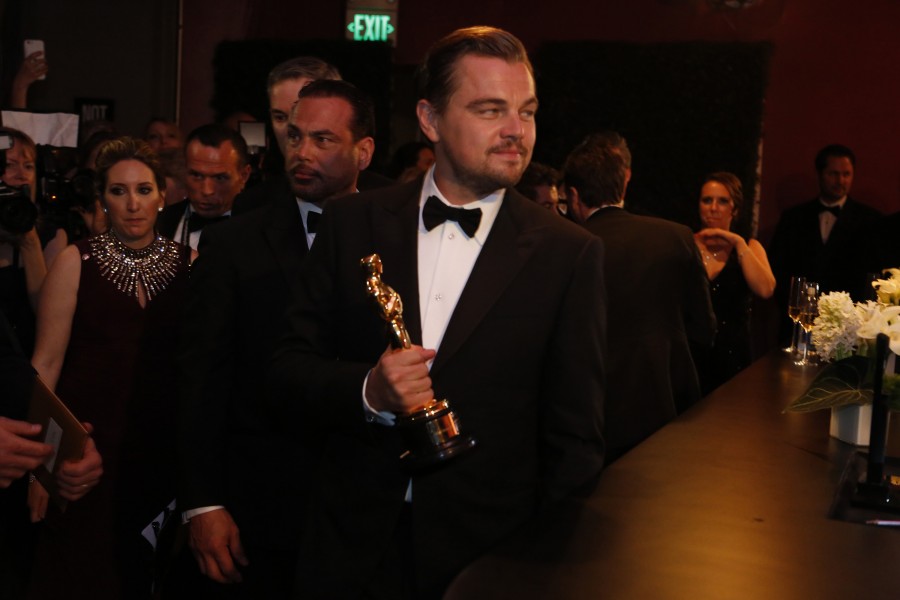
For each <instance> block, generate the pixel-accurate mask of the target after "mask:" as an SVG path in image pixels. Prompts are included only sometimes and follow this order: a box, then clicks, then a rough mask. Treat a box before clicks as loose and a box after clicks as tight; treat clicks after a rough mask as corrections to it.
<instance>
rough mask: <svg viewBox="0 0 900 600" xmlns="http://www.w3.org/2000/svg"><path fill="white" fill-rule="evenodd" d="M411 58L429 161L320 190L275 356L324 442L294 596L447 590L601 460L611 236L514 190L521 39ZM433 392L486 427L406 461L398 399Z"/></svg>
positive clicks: (287, 403) (523, 83) (520, 128)
mask: <svg viewBox="0 0 900 600" xmlns="http://www.w3.org/2000/svg"><path fill="white" fill-rule="evenodd" d="M421 73H422V82H421V83H422V88H421V89H422V93H421V95H420V98H421V99H420V100H419V101H418V103H417V107H416V111H417V116H418V120H419V125H420V127H421V128H422V130H423V132H424V133H425V135H426V136H427V137H428V138H429V140H430V141H431V142H432V143H433V144H434V150H435V157H436V162H435V164H434V166H433V167H432V168H431V169H430V170H429V171H428V172H427V173H426V174H425V176H424V178H419V179H418V180H416V181H414V182H410V183H407V184H403V185H399V186H396V187H391V188H385V189H383V190H376V191H372V192H368V193H363V194H360V195H359V196H358V197H355V198H344V199H339V200H337V201H334V202H331V203H329V204H328V207H327V209H326V211H325V214H324V215H323V218H322V223H321V229H320V233H319V237H318V238H317V240H316V245H315V246H314V247H313V249H312V252H311V253H310V256H309V259H308V260H307V262H306V263H305V265H304V278H303V280H302V282H300V285H299V295H298V301H297V303H296V305H295V307H294V309H293V310H292V311H291V312H290V313H289V325H288V330H287V334H286V336H285V338H284V339H283V340H282V343H281V344H280V346H279V349H278V350H277V351H276V354H275V359H274V361H273V364H272V368H271V372H270V381H269V383H270V386H271V389H272V392H273V395H272V399H273V400H274V401H275V402H276V406H277V408H278V409H279V411H280V413H281V414H282V415H283V416H284V418H285V419H286V420H288V421H289V422H291V423H295V424H296V425H297V427H298V429H300V431H299V432H298V436H307V437H309V438H311V439H315V440H316V442H317V444H318V445H319V446H320V447H321V451H322V462H321V465H320V468H319V469H318V477H317V478H316V479H314V480H313V481H311V483H310V485H311V486H312V489H313V493H314V498H313V502H314V506H313V509H312V511H311V516H310V523H309V528H308V529H307V530H306V531H305V532H304V540H303V542H302V545H301V553H300V561H299V563H298V572H297V588H296V590H295V592H296V594H297V595H298V597H304V598H306V597H310V598H323V597H329V598H330V597H334V598H356V597H360V596H361V595H364V596H365V597H367V598H411V597H416V598H437V597H440V595H441V594H442V593H443V590H444V589H445V588H446V586H447V585H448V584H449V582H450V581H451V579H452V578H453V576H455V574H456V573H457V572H458V571H459V570H460V569H461V568H462V567H464V566H465V565H466V564H467V563H469V562H470V561H472V560H473V559H475V558H477V557H478V556H479V555H481V554H482V553H484V552H485V551H486V550H488V549H489V548H491V547H492V546H493V545H494V544H496V543H497V542H498V541H499V540H500V539H501V538H503V537H504V536H506V535H507V534H509V533H511V532H512V531H514V530H515V529H516V528H518V527H519V526H520V525H522V524H523V523H524V522H526V521H527V520H528V519H529V518H530V517H532V516H533V515H534V514H535V513H536V512H537V511H538V509H539V508H541V507H543V506H546V505H547V504H548V503H550V502H553V501H554V500H558V499H560V498H562V497H564V496H566V495H568V494H570V493H571V492H572V491H573V490H575V489H577V488H579V487H580V486H582V485H584V484H585V483H586V482H588V481H590V480H591V479H592V478H593V477H595V476H596V475H597V474H598V473H599V472H600V470H601V467H602V463H603V449H604V444H603V437H602V411H603V386H604V383H605V366H604V360H603V356H604V348H605V335H606V332H605V306H604V303H605V291H604V286H603V279H602V276H601V272H600V271H601V268H600V267H601V264H602V255H603V251H602V243H601V242H600V240H599V239H597V238H596V237H594V236H591V235H589V234H588V233H587V232H585V231H583V230H581V229H579V228H578V227H576V226H574V225H573V224H572V223H569V222H567V221H565V220H563V219H560V218H558V217H557V216H555V215H553V214H552V213H550V212H549V211H547V210H545V209H543V208H541V207H540V206H538V205H536V204H534V203H533V202H531V201H529V200H527V199H526V198H524V197H523V196H521V195H520V194H519V193H518V192H516V191H515V190H514V189H512V186H513V185H515V183H516V182H517V181H518V179H519V177H520V176H521V175H522V172H523V171H524V170H525V167H526V166H527V164H528V162H529V159H530V157H531V151H532V148H533V145H534V140H535V121H534V118H535V111H536V110H537V98H536V95H535V85H534V78H533V74H532V69H531V64H530V62H529V60H528V56H527V54H526V52H525V49H524V47H523V46H522V44H521V42H520V41H519V40H518V39H516V38H515V37H514V36H512V35H511V34H509V33H507V32H505V31H502V30H498V29H494V28H490V27H472V28H468V29H462V30H458V31H456V32H453V33H451V34H450V35H449V36H447V37H445V38H444V39H442V40H440V41H439V42H437V44H436V45H435V46H434V47H432V49H431V50H430V52H429V54H428V57H427V58H426V61H425V64H424V67H423V70H422V72H421ZM373 253H378V254H379V255H380V257H381V259H382V261H383V265H384V271H383V281H384V283H385V284H387V285H389V286H391V287H393V288H394V289H395V290H396V291H397V292H398V293H399V295H400V297H401V298H402V301H403V307H404V319H405V322H406V326H407V328H408V333H409V336H410V339H411V342H412V345H411V347H410V348H408V349H396V350H395V349H390V348H388V337H387V335H386V330H385V327H384V323H383V321H382V319H381V317H380V316H379V315H378V314H377V312H376V309H375V306H374V305H373V304H372V302H371V300H370V299H369V298H368V297H367V294H366V286H365V277H364V273H363V270H362V269H361V268H360V259H361V258H363V257H366V256H368V255H371V254H373ZM386 348H388V349H386ZM434 398H446V399H449V401H450V404H451V407H452V409H453V411H454V413H455V414H456V416H457V417H458V419H459V421H460V423H461V426H462V429H463V431H464V433H465V434H467V435H471V436H473V437H474V438H475V439H476V441H477V446H476V447H475V448H473V449H470V450H468V451H467V452H463V453H461V454H458V455H457V456H454V457H453V458H451V459H450V460H447V461H442V462H440V463H439V464H436V465H433V466H432V467H431V468H424V469H418V470H415V469H413V470H407V469H406V468H405V466H404V464H402V463H401V460H400V459H399V456H400V454H401V452H403V450H404V445H403V442H402V440H401V437H400V434H399V432H398V428H397V427H396V426H394V424H395V415H396V414H397V413H406V412H409V411H410V410H412V409H414V408H415V407H419V406H422V405H424V404H427V403H428V402H429V401H431V400H432V399H434ZM419 455H420V456H421V454H419Z"/></svg>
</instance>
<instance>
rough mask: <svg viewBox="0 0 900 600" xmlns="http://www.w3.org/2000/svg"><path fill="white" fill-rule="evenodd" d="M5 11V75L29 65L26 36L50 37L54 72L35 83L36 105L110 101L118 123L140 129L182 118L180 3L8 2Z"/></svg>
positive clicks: (64, 107) (51, 107)
mask: <svg viewBox="0 0 900 600" xmlns="http://www.w3.org/2000/svg"><path fill="white" fill-rule="evenodd" d="M3 12H4V17H9V20H6V19H4V34H5V35H4V38H3V67H4V74H5V75H7V76H11V74H12V73H14V71H15V69H17V68H18V65H19V64H20V63H21V58H22V56H21V52H22V50H21V40H23V39H26V38H35V39H42V40H44V45H45V48H46V55H47V60H48V62H49V66H50V72H49V73H48V74H47V79H46V80H45V81H38V82H35V83H34V84H33V85H32V86H31V89H30V91H29V97H28V105H29V108H32V109H36V110H48V111H61V112H72V111H74V109H75V98H79V97H83V98H105V99H110V100H112V101H113V102H114V104H115V123H116V125H117V126H118V128H119V129H120V130H121V131H122V132H124V133H133V134H139V133H143V127H144V125H145V124H146V122H147V120H148V119H149V118H150V116H151V115H163V116H169V117H174V116H175V113H176V100H177V94H176V83H177V80H178V78H177V59H178V56H177V39H178V0H154V1H153V2H145V1H142V0H118V1H116V2H109V1H103V0H77V1H71V0H7V1H6V2H5V3H4V7H3ZM8 84H9V80H8V79H5V80H4V85H8ZM7 91H8V87H7V88H5V89H4V97H6V92H7Z"/></svg>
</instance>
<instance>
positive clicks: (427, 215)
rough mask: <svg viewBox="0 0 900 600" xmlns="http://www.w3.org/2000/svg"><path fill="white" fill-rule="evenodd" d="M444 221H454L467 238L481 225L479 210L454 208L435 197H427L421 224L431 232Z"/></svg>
mask: <svg viewBox="0 0 900 600" xmlns="http://www.w3.org/2000/svg"><path fill="white" fill-rule="evenodd" d="M444 221H456V222H457V223H459V227H460V229H462V230H463V231H464V232H465V233H466V235H467V236H469V237H472V236H473V235H475V232H476V231H478V224H479V223H481V209H480V208H470V209H465V208H454V207H452V206H447V205H446V204H444V203H443V202H441V201H440V200H439V199H438V197H437V196H429V197H428V200H426V201H425V208H423V209H422V222H423V223H424V224H425V229H427V230H428V231H431V230H432V229H434V228H435V227H437V226H438V225H440V224H441V223H443V222H444Z"/></svg>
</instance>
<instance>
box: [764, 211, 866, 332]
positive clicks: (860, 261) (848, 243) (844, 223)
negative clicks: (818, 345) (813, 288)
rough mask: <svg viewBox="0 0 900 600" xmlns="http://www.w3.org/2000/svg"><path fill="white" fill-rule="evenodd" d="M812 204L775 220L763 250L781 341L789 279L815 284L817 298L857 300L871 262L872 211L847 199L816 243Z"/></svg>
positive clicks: (816, 215)
mask: <svg viewBox="0 0 900 600" xmlns="http://www.w3.org/2000/svg"><path fill="white" fill-rule="evenodd" d="M820 206H821V203H820V202H819V200H818V199H815V200H810V201H809V202H805V203H803V204H800V205H798V206H794V207H791V208H789V209H787V210H785V211H784V212H783V213H782V214H781V218H780V219H779V221H778V225H777V226H776V227H775V233H774V234H773V236H772V241H771V243H770V244H769V261H770V263H771V265H772V272H773V273H774V275H775V281H776V287H775V297H776V300H777V301H778V306H779V312H780V313H781V314H782V315H783V319H782V321H783V327H782V337H783V338H786V337H788V336H789V334H790V325H791V321H790V320H789V319H788V318H787V300H788V298H787V296H788V293H789V290H790V283H791V277H793V276H794V275H802V276H804V277H806V278H807V279H811V280H813V281H816V282H818V283H819V286H820V289H821V291H822V292H833V291H844V292H848V293H849V294H850V295H851V296H852V297H853V298H854V300H861V299H862V298H863V297H865V296H866V295H867V294H868V293H869V290H868V289H867V282H868V270H869V267H870V264H871V262H872V261H871V257H869V256H867V253H866V251H867V249H868V248H869V247H870V243H869V239H870V238H871V237H872V236H873V235H875V233H876V224H877V221H878V219H879V217H880V216H881V215H880V213H879V212H878V211H876V210H875V209H873V208H871V207H869V206H866V205H865V204H861V203H860V202H857V201H855V200H853V199H852V198H847V201H846V202H845V203H844V208H843V209H841V214H840V216H839V217H838V219H837V221H836V222H835V224H834V228H833V229H832V230H831V234H830V235H829V236H828V242H827V243H825V244H823V243H822V235H821V233H820V228H819V207H820Z"/></svg>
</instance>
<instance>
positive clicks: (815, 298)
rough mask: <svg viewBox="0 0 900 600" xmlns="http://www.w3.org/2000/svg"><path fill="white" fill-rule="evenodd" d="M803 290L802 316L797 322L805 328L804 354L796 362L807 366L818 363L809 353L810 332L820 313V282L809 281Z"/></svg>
mask: <svg viewBox="0 0 900 600" xmlns="http://www.w3.org/2000/svg"><path fill="white" fill-rule="evenodd" d="M802 290H803V295H802V296H801V298H800V316H799V318H798V319H797V322H798V323H800V327H802V328H803V333H804V343H803V355H802V356H801V358H800V360H798V361H796V362H795V363H794V364H796V365H801V366H806V365H812V364H816V363H815V361H814V360H813V359H812V357H811V356H810V355H809V354H810V352H809V347H810V346H811V345H812V336H811V335H810V333H811V332H812V328H813V323H815V321H816V317H817V316H818V315H819V284H818V283H814V282H811V281H807V282H806V283H805V285H804V287H803V288H802Z"/></svg>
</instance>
